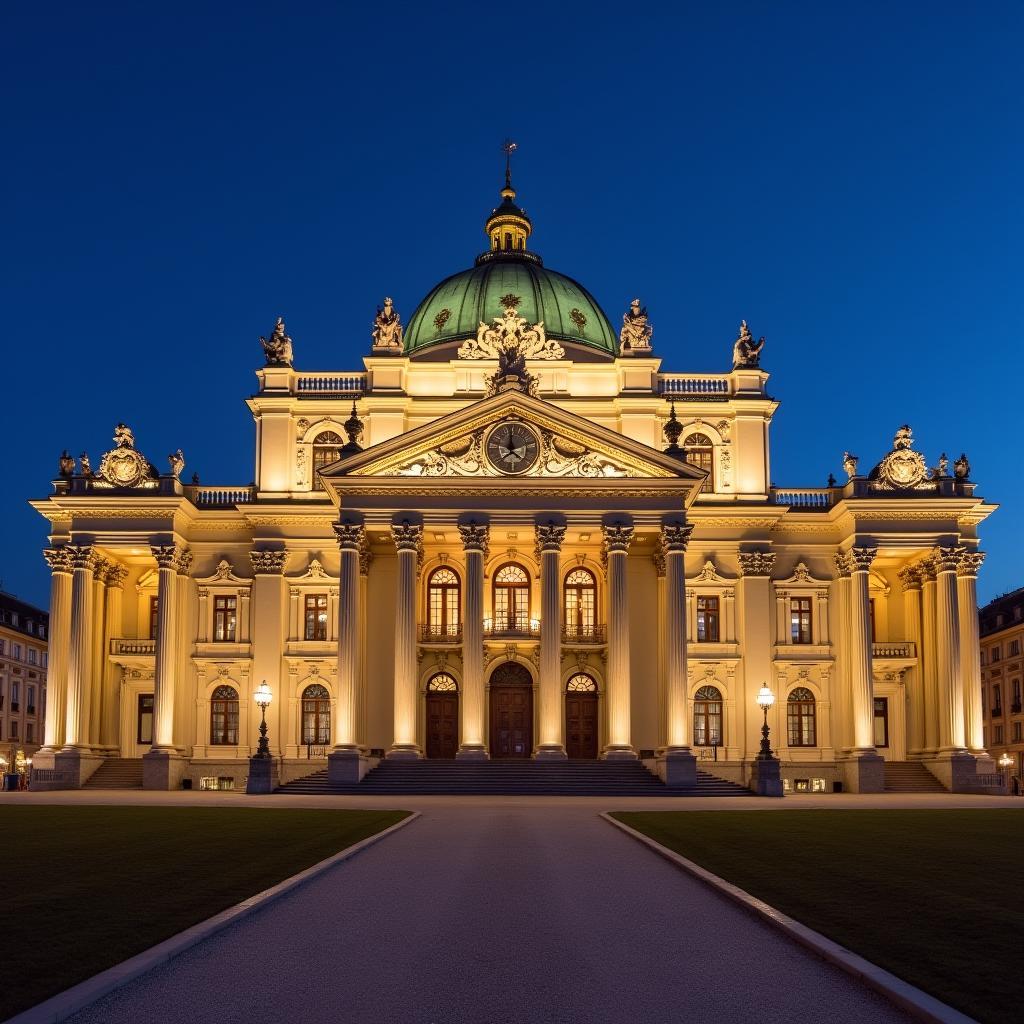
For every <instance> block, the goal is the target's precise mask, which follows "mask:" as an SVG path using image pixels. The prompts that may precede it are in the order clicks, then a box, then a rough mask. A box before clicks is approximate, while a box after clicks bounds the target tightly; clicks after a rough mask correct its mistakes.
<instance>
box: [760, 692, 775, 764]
mask: <svg viewBox="0 0 1024 1024" xmlns="http://www.w3.org/2000/svg"><path fill="white" fill-rule="evenodd" d="M774 703H775V694H774V693H772V691H771V690H770V689H769V688H768V684H767V683H765V684H764V686H762V687H761V689H760V690H759V691H758V693H757V706H758V707H759V708H760V709H761V710H762V711H763V712H764V725H762V726H761V751H760V753H759V754H758V755H757V759H758V760H759V761H771V760H774V758H773V757H772V746H771V743H769V742H768V734H769V732H770V731H771V730H769V728H768V709H769V708H770V707H771V706H772V705H773V704H774Z"/></svg>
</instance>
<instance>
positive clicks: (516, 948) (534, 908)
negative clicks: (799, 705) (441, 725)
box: [72, 800, 906, 1024]
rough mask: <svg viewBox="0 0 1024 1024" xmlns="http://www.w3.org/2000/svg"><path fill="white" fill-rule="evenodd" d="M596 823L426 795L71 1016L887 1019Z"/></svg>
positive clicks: (820, 966)
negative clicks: (374, 839) (343, 854)
mask: <svg viewBox="0 0 1024 1024" xmlns="http://www.w3.org/2000/svg"><path fill="white" fill-rule="evenodd" d="M695 802H698V803H699V802H701V801H695ZM782 802H783V801H779V803H782ZM410 803H411V801H410ZM318 805H319V806H324V803H323V801H320V802H319V803H318ZM646 806H650V803H647V804H646ZM597 810H598V808H597V807H594V806H593V804H592V803H591V804H590V805H589V806H587V805H586V804H585V803H582V804H581V802H579V801H566V802H565V803H564V804H561V805H557V806H556V805H552V804H551V803H550V801H549V802H546V803H545V802H537V801H534V802H531V801H522V802H519V801H515V802H513V801H505V802H495V801H493V800H492V801H491V802H490V803H487V802H485V801H480V802H479V803H477V802H475V801H474V802H473V803H466V802H460V801H452V800H447V801H443V802H442V801H439V802H438V803H437V804H436V805H435V806H432V807H427V808H424V809H423V816H422V817H421V818H420V819H419V820H418V821H415V822H413V823H412V824H411V825H409V826H408V827H407V828H404V829H402V830H400V831H399V832H397V833H395V835H393V836H390V837H388V838H387V839H385V840H384V841H383V842H382V843H380V844H379V845H376V846H373V847H371V848H369V849H368V850H367V851H365V852H364V853H362V854H360V855H359V856H357V857H355V858H353V859H352V860H351V861H348V862H344V863H342V864H340V865H338V866H337V867H335V868H333V869H332V870H330V871H329V872H327V873H325V874H324V875H322V876H321V877H319V878H318V879H316V880H315V881H313V882H311V883H310V884H308V885H306V886H304V887H303V888H302V889H300V890H298V891H297V892H295V893H294V894H292V895H290V896H287V897H285V898H283V899H282V900H279V901H278V902H276V903H274V904H272V905H271V906H269V907H268V908H267V909H266V910H264V911H262V912H260V913H258V914H256V915H254V916H252V917H250V918H248V919H246V920H244V921H242V922H240V923H239V924H237V925H234V926H232V927H231V928H230V929H227V930H225V931H224V932H221V933H220V934H219V935H216V936H214V937H213V938H211V939H208V940H207V941H205V942H203V943H202V944H201V945H199V946H197V947H195V948H194V949H192V950H190V951H189V952H187V953H185V954H183V955H182V956H180V957H178V958H177V959H176V960H173V961H171V962H170V963H168V964H166V965H164V966H163V967H160V968H158V969H157V970H155V971H153V972H151V973H150V974H148V975H146V976H145V977H143V978H141V979H139V980H138V981H135V982H133V983H132V984H130V985H128V986H126V987H125V988H122V989H120V990H118V991H116V992H114V993H112V994H111V995H109V996H107V997H106V998H105V999H103V1000H102V1001H100V1002H98V1003H96V1004H94V1005H93V1006H92V1007H90V1008H88V1009H87V1010H85V1011H83V1012H82V1013H80V1014H78V1015H77V1016H75V1017H73V1018H72V1020H73V1021H74V1022H75V1024H87V1022H96V1024H117V1022H122V1021H123V1022H126V1024H127V1022H131V1024H145V1022H160V1024H163V1022H166V1021H187V1022H189V1024H204V1022H207V1021H209V1022H211V1024H212V1022H217V1024H230V1022H239V1024H254V1022H255V1024H262V1022H270V1021H275V1022H276V1021H301V1022H303V1024H319V1022H325V1024H326V1022H328V1021H329V1022H332V1024H337V1022H348V1021H372V1022H374V1024H391V1022H402V1024H420V1022H422V1024H427V1022H431V1024H432V1022H436V1024H455V1022H463V1021H465V1022H474V1024H477V1022H479V1024H519V1022H523V1024H526V1022H529V1024H546V1022H573V1024H576V1022H634V1021H637V1022H639V1021H658V1020H662V1021H681V1022H689V1024H695V1022H703V1021H707V1022H714V1024H728V1022H748V1021H751V1020H757V1021H759V1022H772V1021H779V1022H783V1021H785V1022H795V1021H801V1022H805V1021H829V1022H837V1024H841V1022H846V1021H849V1022H851V1024H852V1022H858V1024H869V1022H875V1021H879V1022H881V1021H886V1022H888V1021H903V1020H906V1018H905V1017H903V1016H902V1015H901V1014H900V1013H898V1012H897V1011H896V1010H895V1009H894V1008H893V1007H891V1006H890V1004H888V1003H887V1002H886V1001H884V1000H883V999H882V998H881V997H879V996H876V995H875V994H874V993H872V992H871V991H869V990H868V989H866V988H865V987H864V986H862V985H861V984H859V983H858V982H856V981H854V980H853V979H851V978H850V977H849V976H847V975H845V974H843V973H842V972H840V971H838V970H837V969H835V968H833V967H831V966H829V965H827V964H825V963H824V962H822V961H820V960H818V959H817V958H815V957H814V956H813V955H812V954H810V953H809V952H807V951H805V950H804V949H802V948H801V947H799V946H797V945H795V944H793V943H791V942H789V941H788V940H787V939H785V938H784V937H783V936H781V935H780V934H779V933H777V932H776V931H774V930H773V929H771V928H769V927H768V926H767V925H765V924H762V923H761V922H760V921H758V920H756V919H755V918H753V917H752V916H750V915H749V914H747V913H745V912H744V911H742V910H740V909H739V908H738V907H736V906H735V905H733V904H732V903H730V902H728V901H726V900H724V899H723V898H721V897H719V896H717V895H715V894H714V893H713V892H711V891H710V890H708V889H707V888H706V887H705V886H703V885H702V884H701V883H699V882H697V881H696V880H694V879H691V878H690V877H689V876H687V875H684V874H683V873H682V872H680V871H678V870H677V869H675V868H673V867H672V866H671V865H670V864H668V863H667V862H665V861H664V860H662V859H661V858H660V857H658V856H656V855H655V854H654V853H652V852H651V851H649V850H647V849H645V848H644V847H643V846H641V845H640V844H639V843H636V842H635V841H634V840H632V839H630V838H629V837H628V836H626V835H624V834H622V833H620V832H619V831H618V830H616V829H614V828H612V826H610V825H608V824H607V823H606V822H604V821H602V820H601V819H600V818H599V817H598V816H597ZM271 841H272V840H271ZM752 855H754V852H753V851H752ZM181 884H183V885H187V884H188V878H187V866H184V865H183V874H182V878H181ZM140 911H141V912H144V908H140Z"/></svg>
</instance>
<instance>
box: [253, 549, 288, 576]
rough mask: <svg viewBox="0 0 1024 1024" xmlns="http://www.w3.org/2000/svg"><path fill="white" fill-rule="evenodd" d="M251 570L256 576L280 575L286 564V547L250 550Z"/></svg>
mask: <svg viewBox="0 0 1024 1024" xmlns="http://www.w3.org/2000/svg"><path fill="white" fill-rule="evenodd" d="M249 560H250V561H251V562H252V571H253V573H255V574H256V575H257V576H281V575H282V574H283V573H284V567H285V566H286V565H287V564H288V549H287V548H284V549H281V550H276V551H250V552H249Z"/></svg>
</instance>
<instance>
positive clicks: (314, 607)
mask: <svg viewBox="0 0 1024 1024" xmlns="http://www.w3.org/2000/svg"><path fill="white" fill-rule="evenodd" d="M304 608H305V631H304V633H303V636H304V637H305V639H306V640H326V639H327V595H326V594H307V595H306V597H305V601H304Z"/></svg>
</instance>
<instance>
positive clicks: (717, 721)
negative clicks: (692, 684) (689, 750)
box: [693, 686, 722, 747]
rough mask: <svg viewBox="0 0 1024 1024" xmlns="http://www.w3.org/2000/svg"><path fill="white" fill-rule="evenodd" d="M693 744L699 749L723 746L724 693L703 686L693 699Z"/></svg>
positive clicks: (714, 688) (713, 687)
mask: <svg viewBox="0 0 1024 1024" xmlns="http://www.w3.org/2000/svg"><path fill="white" fill-rule="evenodd" d="M693 742H694V745H695V746H698V747H720V746H721V745H722V693H721V691H720V690H719V689H718V687H716V686H702V687H701V688H700V689H699V690H698V691H697V692H696V693H695V694H694V697H693Z"/></svg>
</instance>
